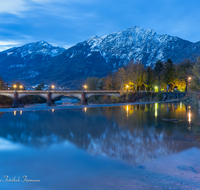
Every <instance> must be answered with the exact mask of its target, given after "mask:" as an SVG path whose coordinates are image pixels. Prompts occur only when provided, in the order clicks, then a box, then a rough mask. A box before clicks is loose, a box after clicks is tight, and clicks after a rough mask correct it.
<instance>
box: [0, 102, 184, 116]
mask: <svg viewBox="0 0 200 190" xmlns="http://www.w3.org/2000/svg"><path fill="white" fill-rule="evenodd" d="M172 102H180V100H169V101H155V102H134V103H114V104H89V105H74V104H69V105H67V106H66V105H57V106H51V107H45V104H43V105H39V104H37V105H38V106H37V105H36V106H35V107H33V106H31V107H29V106H25V107H23V108H0V113H1V112H14V111H16V112H20V111H22V112H23V111H55V110H64V109H81V108H82V109H83V108H96V107H116V106H126V105H140V104H155V103H172Z"/></svg>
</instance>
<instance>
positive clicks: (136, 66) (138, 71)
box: [126, 61, 145, 89]
mask: <svg viewBox="0 0 200 190" xmlns="http://www.w3.org/2000/svg"><path fill="white" fill-rule="evenodd" d="M126 73H127V83H129V84H131V86H134V87H133V88H134V89H135V88H136V89H137V88H138V87H139V86H141V85H143V84H144V83H145V68H144V65H143V64H142V63H141V62H140V61H137V62H136V63H134V62H133V61H131V62H130V63H129V64H128V65H127V67H126Z"/></svg>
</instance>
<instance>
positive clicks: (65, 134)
mask: <svg viewBox="0 0 200 190" xmlns="http://www.w3.org/2000/svg"><path fill="white" fill-rule="evenodd" d="M199 118H200V117H198V112H197V109H196V108H195V107H192V106H190V105H185V104H183V103H170V104H167V103H166V104H157V103H156V104H149V105H132V106H130V105H129V106H120V107H106V108H84V109H69V110H49V111H37V112H34V111H33V112H13V113H0V168H1V169H0V179H1V180H2V181H1V182H0V189H5V190H7V189H9V190H10V189H16V190H18V189H20V190H27V189H29V190H54V189H55V190H62V189H69V190H74V189H77V190H79V189H80V190H81V189H84V190H90V189H98V190H99V189H199V188H200V161H199V160H200V149H199V148H200V143H199V142H200V119H199ZM163 119H178V122H177V123H174V122H168V121H164V120H163ZM4 176H9V177H8V179H10V180H13V179H15V180H16V181H15V182H3V181H5V178H4ZM23 176H27V179H31V180H40V182H21V181H23V180H24V178H23ZM18 179H19V182H18V181H17V180H18Z"/></svg>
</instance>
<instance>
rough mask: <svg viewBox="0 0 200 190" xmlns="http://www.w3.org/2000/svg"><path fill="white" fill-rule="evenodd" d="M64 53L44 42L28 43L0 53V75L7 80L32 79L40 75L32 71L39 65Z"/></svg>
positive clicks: (59, 48)
mask: <svg viewBox="0 0 200 190" xmlns="http://www.w3.org/2000/svg"><path fill="white" fill-rule="evenodd" d="M64 51H65V49H64V48H61V47H54V46H52V45H51V44H49V43H47V42H45V41H39V42H36V43H29V44H26V45H24V46H21V47H16V48H11V49H8V50H6V51H3V52H0V75H2V76H3V77H5V78H8V79H16V80H17V79H25V78H33V77H35V76H37V75H39V74H40V73H39V72H37V71H35V70H33V69H34V68H35V67H38V65H40V64H41V63H44V62H46V61H48V60H49V59H51V58H52V57H55V56H58V55H60V54H61V53H63V52H64Z"/></svg>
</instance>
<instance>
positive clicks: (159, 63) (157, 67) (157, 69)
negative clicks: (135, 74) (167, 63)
mask: <svg viewBox="0 0 200 190" xmlns="http://www.w3.org/2000/svg"><path fill="white" fill-rule="evenodd" d="M162 71H163V63H162V61H160V60H159V61H157V62H156V64H155V67H154V76H155V77H156V78H157V85H158V92H159V91H160V82H161V75H162Z"/></svg>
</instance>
